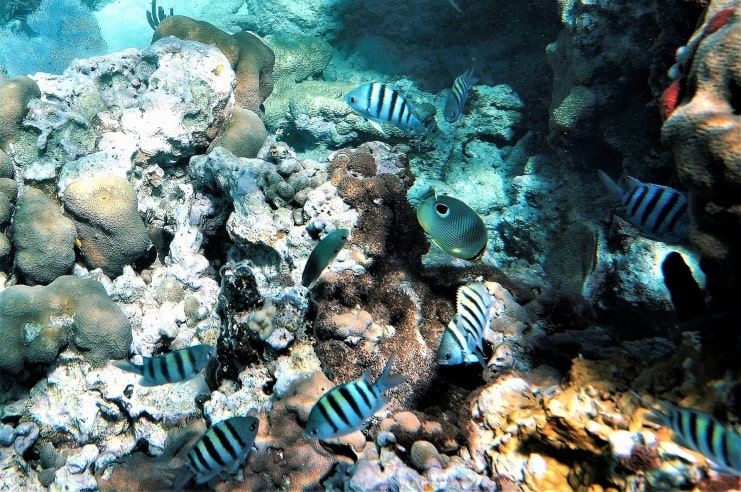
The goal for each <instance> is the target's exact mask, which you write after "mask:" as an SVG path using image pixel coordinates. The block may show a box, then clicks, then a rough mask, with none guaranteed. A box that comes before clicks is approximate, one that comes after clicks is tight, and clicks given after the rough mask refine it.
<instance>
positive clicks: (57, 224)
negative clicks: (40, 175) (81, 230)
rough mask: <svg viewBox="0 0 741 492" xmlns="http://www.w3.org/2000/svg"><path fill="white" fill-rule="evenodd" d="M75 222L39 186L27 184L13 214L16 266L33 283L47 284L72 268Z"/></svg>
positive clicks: (26, 279)
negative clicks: (34, 186) (37, 187)
mask: <svg viewBox="0 0 741 492" xmlns="http://www.w3.org/2000/svg"><path fill="white" fill-rule="evenodd" d="M76 236H77V232H76V230H75V224H74V223H73V222H72V221H71V220H70V219H68V218H67V217H65V216H64V215H63V214H62V211H61V210H60V208H59V206H58V205H57V204H56V203H54V202H53V201H51V200H50V199H49V198H47V196H46V195H45V194H44V192H42V191H41V190H39V189H36V188H32V187H30V186H29V187H26V188H25V189H24V190H23V192H22V193H21V194H20V195H19V196H18V199H17V203H16V207H15V214H14V216H13V247H14V248H15V266H16V268H17V269H18V271H19V272H20V273H21V274H22V275H23V278H24V280H25V281H26V282H27V283H30V284H48V283H49V282H51V281H52V280H54V279H55V278H57V277H59V276H60V275H64V274H65V273H69V272H70V271H71V270H72V266H73V265H74V262H75V251H74V245H75V238H76Z"/></svg>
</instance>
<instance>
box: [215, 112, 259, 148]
mask: <svg viewBox="0 0 741 492" xmlns="http://www.w3.org/2000/svg"><path fill="white" fill-rule="evenodd" d="M267 136H268V134H267V131H266V130H265V125H263V123H262V120H261V119H260V117H259V116H258V115H257V114H256V113H255V112H254V111H250V110H249V109H243V108H240V107H235V108H234V111H233V112H232V117H231V119H230V120H229V121H228V122H227V124H226V127H225V128H224V131H223V132H222V133H221V135H219V136H218V137H216V138H215V139H214V141H213V142H211V146H210V148H209V149H213V148H215V147H224V148H225V149H227V150H228V151H230V152H231V153H232V154H234V155H235V156H236V157H246V158H248V159H249V158H253V157H257V152H258V151H259V150H260V147H262V144H263V143H265V139H266V138H267Z"/></svg>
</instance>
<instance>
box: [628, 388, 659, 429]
mask: <svg viewBox="0 0 741 492" xmlns="http://www.w3.org/2000/svg"><path fill="white" fill-rule="evenodd" d="M630 394H631V395H633V396H634V397H635V398H637V399H638V400H639V401H640V402H641V404H642V405H643V406H644V407H646V408H647V409H648V410H649V412H650V413H649V414H647V415H646V416H645V417H646V420H648V421H649V422H651V423H654V424H656V425H666V422H667V419H668V416H667V414H666V413H665V410H666V408H665V407H666V405H668V403H662V402H660V403H659V406H660V408H656V407H655V406H654V405H653V404H652V403H651V402H649V401H647V400H646V399H645V398H644V397H642V396H641V395H639V394H638V392H636V391H634V390H630Z"/></svg>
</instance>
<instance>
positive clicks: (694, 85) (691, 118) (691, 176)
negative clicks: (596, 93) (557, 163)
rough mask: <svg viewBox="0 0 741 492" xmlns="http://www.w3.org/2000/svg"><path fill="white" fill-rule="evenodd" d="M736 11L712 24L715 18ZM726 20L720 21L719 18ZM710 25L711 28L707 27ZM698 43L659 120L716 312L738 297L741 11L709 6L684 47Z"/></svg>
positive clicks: (726, 4) (729, 3) (725, 2)
mask: <svg viewBox="0 0 741 492" xmlns="http://www.w3.org/2000/svg"><path fill="white" fill-rule="evenodd" d="M734 7H735V8H736V11H735V13H734V15H732V16H730V17H728V18H727V20H726V22H725V23H724V24H723V25H722V26H718V25H716V24H717V21H715V20H713V19H714V18H715V19H717V17H715V16H716V14H718V13H720V12H722V11H724V10H725V11H727V9H729V8H734ZM724 18H725V17H724ZM709 23H713V26H712V28H710V29H708V28H707V26H708V24H709ZM697 39H699V40H700V41H699V42H698V44H697V49H696V51H695V54H694V58H693V60H692V66H691V69H690V72H689V74H688V78H687V83H686V88H687V91H686V94H685V96H684V99H683V100H682V103H681V104H680V106H679V107H678V108H677V109H676V110H675V111H674V112H673V113H672V115H671V117H670V118H669V119H668V120H667V121H666V122H665V123H664V126H663V128H662V136H663V139H664V142H665V143H666V144H667V145H668V146H669V147H670V148H671V149H672V151H673V152H674V157H675V159H676V163H677V170H678V172H679V177H680V179H681V180H682V181H683V183H684V184H685V185H686V186H687V187H688V189H689V198H690V213H691V216H692V222H693V231H692V234H691V240H692V243H693V244H694V245H695V246H696V247H697V248H699V250H700V252H701V254H702V257H703V259H702V266H703V269H704V270H705V271H706V273H707V285H708V289H709V290H710V292H711V294H712V295H713V297H714V298H715V300H716V301H718V302H719V303H720V304H721V305H722V307H723V308H729V307H731V306H733V304H732V303H734V302H736V299H737V298H738V295H739V293H741V259H739V258H741V256H740V255H741V239H740V238H741V199H740V198H739V197H741V117H739V114H741V50H739V46H741V12H739V9H738V2H737V1H735V0H722V1H714V2H712V3H711V4H710V6H709V7H708V9H707V11H706V14H705V19H704V21H703V23H702V24H701V25H700V26H699V27H698V29H697V31H696V32H695V34H694V35H693V38H692V39H691V40H690V42H689V43H688V45H692V44H693V41H695V40H697Z"/></svg>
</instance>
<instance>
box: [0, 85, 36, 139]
mask: <svg viewBox="0 0 741 492" xmlns="http://www.w3.org/2000/svg"><path fill="white" fill-rule="evenodd" d="M37 97H41V91H40V90H39V86H38V85H37V84H36V82H34V81H33V80H31V79H29V78H28V77H14V78H12V79H10V80H8V81H6V82H5V83H2V84H0V101H3V104H2V107H0V149H1V150H7V148H8V144H10V143H12V142H13V141H14V140H15V139H16V138H17V135H18V133H20V131H21V124H22V122H23V118H24V117H25V116H26V113H27V112H28V108H27V105H28V102H29V101H30V100H31V99H33V98H37Z"/></svg>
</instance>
